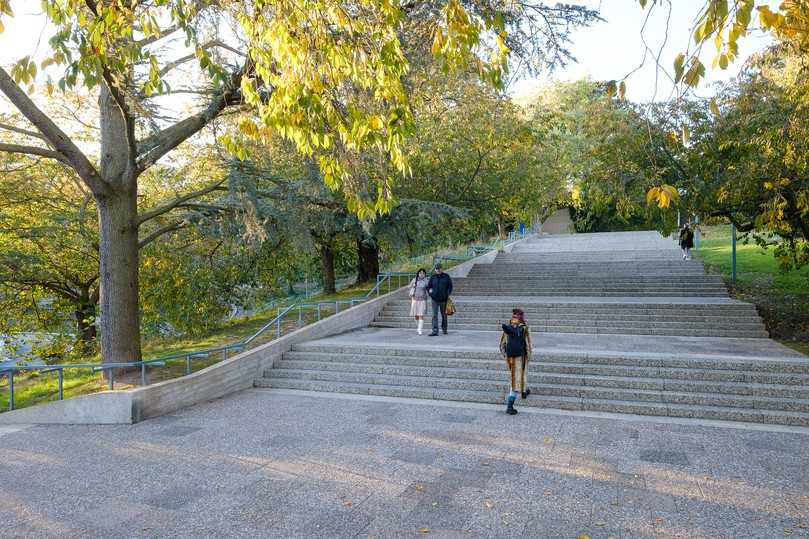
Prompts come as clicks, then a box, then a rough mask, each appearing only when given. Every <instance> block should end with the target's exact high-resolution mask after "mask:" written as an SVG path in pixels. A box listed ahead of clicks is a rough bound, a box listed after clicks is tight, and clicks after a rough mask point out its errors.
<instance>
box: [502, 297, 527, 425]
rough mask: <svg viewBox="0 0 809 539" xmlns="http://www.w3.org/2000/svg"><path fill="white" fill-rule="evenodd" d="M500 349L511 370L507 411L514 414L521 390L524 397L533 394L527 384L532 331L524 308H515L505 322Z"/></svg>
mask: <svg viewBox="0 0 809 539" xmlns="http://www.w3.org/2000/svg"><path fill="white" fill-rule="evenodd" d="M500 351H501V352H502V353H503V356H504V357H505V358H506V364H507V365H508V370H509V371H511V388H510V391H509V393H508V396H507V397H506V413H507V414H508V415H514V414H516V413H517V410H515V409H514V401H516V400H517V393H518V392H520V393H521V394H522V398H526V397H528V395H530V394H531V390H530V389H529V388H528V385H527V377H528V361H529V360H530V359H531V353H532V345H531V333H530V332H529V331H528V324H527V323H526V322H525V313H524V312H523V311H522V309H513V310H512V311H511V320H510V321H509V323H508V324H503V334H502V335H501V336H500Z"/></svg>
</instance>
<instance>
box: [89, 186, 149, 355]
mask: <svg viewBox="0 0 809 539" xmlns="http://www.w3.org/2000/svg"><path fill="white" fill-rule="evenodd" d="M98 217H99V219H98V221H99V227H100V229H101V230H100V231H101V234H100V236H101V241H100V245H99V254H100V257H101V324H100V326H101V358H102V360H103V361H104V362H106V363H119V362H128V361H140V359H141V349H140V310H139V308H138V226H137V207H136V204H135V197H134V196H126V195H124V196H113V197H104V198H99V199H98Z"/></svg>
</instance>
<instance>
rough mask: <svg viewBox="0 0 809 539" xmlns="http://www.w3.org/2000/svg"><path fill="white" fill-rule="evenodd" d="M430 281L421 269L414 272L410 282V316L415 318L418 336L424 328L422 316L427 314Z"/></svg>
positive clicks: (425, 272) (425, 271) (424, 270)
mask: <svg viewBox="0 0 809 539" xmlns="http://www.w3.org/2000/svg"><path fill="white" fill-rule="evenodd" d="M429 283H430V279H428V278H427V270H426V269H424V268H421V269H420V270H419V271H418V272H416V276H415V277H414V278H413V280H412V281H410V316H413V317H415V318H416V327H417V328H418V333H419V335H421V334H422V331H423V328H424V315H425V314H427V285H428V284H429Z"/></svg>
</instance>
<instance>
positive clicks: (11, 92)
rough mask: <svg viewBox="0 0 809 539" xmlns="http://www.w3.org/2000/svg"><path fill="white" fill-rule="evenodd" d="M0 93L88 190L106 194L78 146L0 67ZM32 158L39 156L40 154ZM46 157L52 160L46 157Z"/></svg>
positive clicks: (99, 179)
mask: <svg viewBox="0 0 809 539" xmlns="http://www.w3.org/2000/svg"><path fill="white" fill-rule="evenodd" d="M0 91H2V92H3V93H4V94H5V95H6V97H8V99H9V100H10V101H11V103H12V104H13V105H14V106H15V107H16V108H17V110H19V111H20V112H21V113H22V114H23V116H25V117H26V118H28V121H30V122H31V123H32V124H34V126H36V128H37V129H39V131H40V132H41V133H42V135H43V136H44V137H45V138H46V139H47V140H48V142H49V143H50V145H51V146H53V147H54V149H55V150H56V152H58V153H59V154H60V155H61V156H62V158H63V159H60V160H62V161H64V162H66V163H68V164H69V165H70V166H71V167H73V169H74V170H75V171H76V173H77V174H78V175H79V177H81V179H82V180H84V182H85V183H86V184H87V186H88V187H90V189H92V190H93V192H95V193H106V192H107V191H108V185H107V183H106V182H105V181H104V180H103V179H102V178H101V176H100V175H99V174H98V171H96V169H95V167H94V166H93V164H92V163H91V162H90V160H89V159H87V156H86V155H84V153H82V151H81V150H79V148H78V146H76V144H75V143H74V142H73V141H72V140H71V139H70V137H68V136H67V134H65V132H64V131H62V130H61V129H59V127H58V126H57V125H56V124H55V123H54V122H53V121H52V120H51V119H50V118H49V117H48V116H47V115H46V114H45V113H44V112H42V111H41V110H40V109H39V108H38V107H37V106H36V105H35V104H34V102H33V101H31V98H29V97H28V96H27V95H26V93H25V92H23V90H22V89H21V88H20V87H19V86H18V85H17V83H15V82H14V80H13V79H12V78H11V76H10V75H9V74H8V72H7V71H6V70H5V69H3V68H2V67H0ZM35 155H42V154H41V153H38V154H35ZM48 157H53V156H52V155H48Z"/></svg>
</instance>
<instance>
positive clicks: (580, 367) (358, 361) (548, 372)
mask: <svg viewBox="0 0 809 539" xmlns="http://www.w3.org/2000/svg"><path fill="white" fill-rule="evenodd" d="M588 360H589V361H593V360H592V359H588V358H580V357H575V356H573V357H571V356H569V355H553V356H548V355H544V354H541V353H540V354H537V355H535V357H534V359H533V360H532V361H531V367H530V372H531V373H535V374H542V375H544V376H557V377H560V379H561V378H567V379H575V380H579V379H584V378H596V379H601V378H604V379H619V380H625V379H635V378H641V379H646V380H658V379H660V380H668V381H669V382H670V383H675V382H676V383H693V384H700V383H722V382H728V383H731V384H736V385H738V387H739V390H738V391H736V390H734V391H730V390H728V391H723V392H741V393H742V394H744V393H745V390H746V388H748V387H754V386H757V385H762V384H770V385H775V386H784V387H789V386H801V385H802V386H806V387H809V373H804V374H801V373H800V372H769V371H765V372H762V371H754V370H745V369H744V367H745V366H744V365H736V364H735V363H731V364H730V367H731V368H713V367H726V366H727V362H726V361H719V360H715V361H713V362H710V363H708V364H707V367H706V366H704V365H701V364H700V365H697V366H696V367H659V366H654V365H651V366H650V365H646V364H641V365H633V364H629V365H622V364H619V363H617V364H600V363H595V362H591V363H584V362H583V361H588ZM282 361H283V362H303V363H307V364H312V365H317V366H318V367H319V368H323V369H328V367H325V365H327V364H330V363H334V364H337V365H340V366H342V365H357V366H363V365H370V366H383V367H384V366H394V367H402V368H405V369H410V368H432V369H451V370H452V371H458V370H464V369H470V370H472V371H477V372H479V371H484V370H488V371H493V372H494V373H495V374H492V375H491V376H493V377H500V376H502V375H501V374H500V373H502V371H503V369H504V362H503V359H502V358H501V357H499V356H495V355H494V354H492V355H491V357H490V359H467V358H453V357H433V356H432V355H425V356H415V355H413V356H398V355H374V354H352V353H346V354H334V353H326V352H309V351H303V352H301V351H294V350H293V351H290V352H287V353H285V354H284V359H283V360H282ZM577 361H582V362H577ZM613 361H615V362H618V361H627V362H630V363H631V362H632V361H633V360H631V359H627V360H621V359H618V358H616V359H614V360H613ZM279 365H285V363H279ZM708 367H710V368H708ZM300 368H303V367H300ZM337 369H338V370H339V367H338V368H337ZM332 370H334V369H332ZM555 383H562V382H555ZM628 387H634V386H628ZM722 387H728V386H727V385H722ZM801 398H803V397H801Z"/></svg>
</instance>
